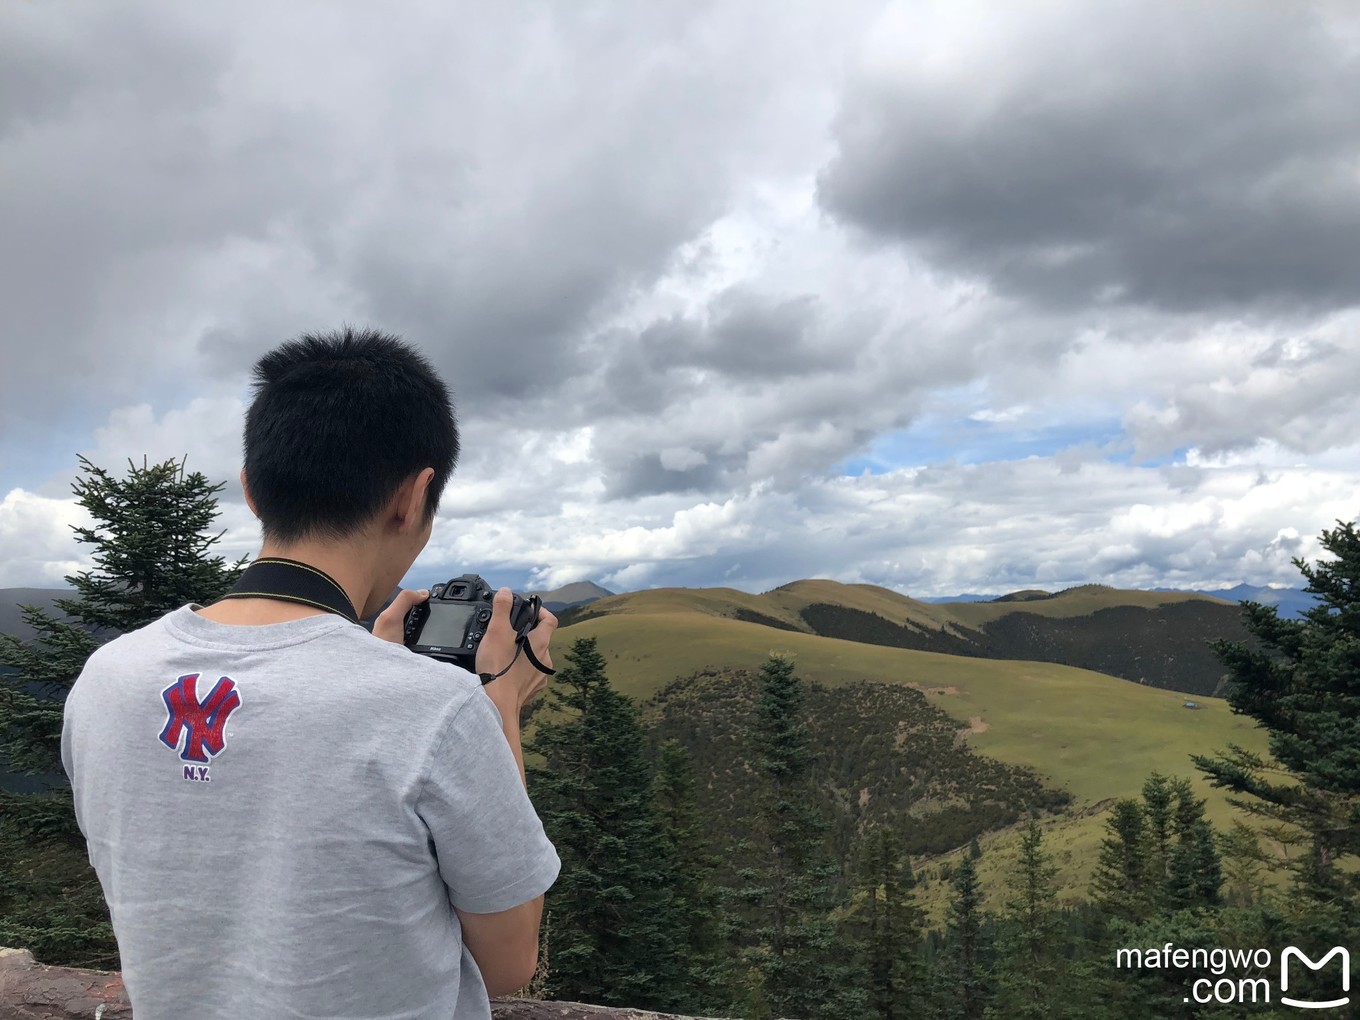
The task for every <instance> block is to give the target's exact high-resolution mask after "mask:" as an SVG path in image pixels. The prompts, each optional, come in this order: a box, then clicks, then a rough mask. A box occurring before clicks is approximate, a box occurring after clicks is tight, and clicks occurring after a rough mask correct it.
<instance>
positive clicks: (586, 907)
mask: <svg viewBox="0 0 1360 1020" xmlns="http://www.w3.org/2000/svg"><path fill="white" fill-rule="evenodd" d="M566 660H567V661H566V664H565V665H564V666H563V667H562V668H561V669H559V670H558V672H557V677H556V679H555V681H554V683H553V684H552V686H551V687H550V688H549V691H550V693H549V695H548V697H549V708H551V709H553V710H556V712H555V714H557V715H560V716H564V717H565V718H561V719H557V720H546V719H545V720H542V721H540V722H539V724H538V731H537V733H536V734H535V735H534V737H533V740H532V741H531V743H530V746H529V750H530V751H531V752H532V753H533V754H534V755H536V756H538V757H539V758H541V760H542V764H541V765H535V766H533V767H532V768H531V769H530V770H529V771H530V778H531V782H532V786H533V791H534V801H535V804H536V806H537V808H538V812H539V815H540V817H542V819H543V824H544V827H545V829H546V830H547V832H548V834H549V836H550V837H551V839H552V841H553V843H554V844H555V845H556V847H557V851H558V854H559V855H560V857H561V859H562V874H561V876H560V877H559V878H558V880H557V883H556V884H555V885H554V886H553V888H552V889H551V890H550V891H549V893H548V898H547V906H548V907H549V908H550V909H551V910H552V916H553V928H552V943H551V945H550V946H549V951H548V955H549V962H550V966H551V973H550V975H549V979H548V982H547V984H548V989H547V990H548V994H549V995H550V996H551V997H553V998H565V999H579V1000H584V1001H587V1002H598V1003H602V1004H604V1005H614V1006H625V1005H626V1006H640V1007H644V1008H650V1009H661V1010H669V1009H671V1007H672V1006H674V1004H675V1003H676V1002H677V1001H678V1000H680V999H681V998H683V996H684V977H685V975H684V974H683V971H682V968H681V965H680V964H679V962H678V960H679V959H680V952H679V947H678V946H677V920H676V910H675V902H674V898H673V896H672V893H671V884H672V880H673V877H674V876H673V873H672V870H671V867H670V862H671V857H670V854H669V853H668V849H667V844H666V839H665V837H664V835H663V833H662V827H661V824H660V822H659V820H658V818H657V813H656V809H655V806H654V802H653V799H652V779H651V769H650V768H649V765H648V762H647V760H646V757H645V755H644V753H643V736H642V731H641V729H640V727H639V725H638V719H637V711H636V709H635V708H634V707H633V703H632V702H631V701H629V700H628V698H626V697H625V696H624V695H622V694H619V693H618V692H617V691H615V690H614V689H613V687H612V686H610V683H609V678H608V677H607V676H606V675H605V661H604V656H602V655H601V654H600V652H599V650H598V648H597V647H596V641H595V638H593V637H592V638H578V639H577V640H576V641H575V642H574V643H573V644H572V647H571V650H570V651H569V652H568V653H567V656H566Z"/></svg>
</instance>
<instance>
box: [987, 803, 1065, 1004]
mask: <svg viewBox="0 0 1360 1020" xmlns="http://www.w3.org/2000/svg"><path fill="white" fill-rule="evenodd" d="M1057 874H1058V869H1057V867H1056V866H1054V864H1053V863H1052V860H1051V859H1050V858H1049V855H1048V854H1047V853H1046V852H1045V851H1044V848H1043V833H1042V832H1041V831H1040V829H1039V823H1038V822H1037V821H1035V820H1034V819H1030V821H1029V824H1028V825H1026V826H1025V834H1024V836H1023V837H1022V838H1021V841H1020V861H1019V864H1018V866H1017V867H1016V870H1015V873H1014V874H1013V875H1012V876H1011V877H1010V896H1009V897H1008V899H1007V901H1006V913H1005V915H1004V916H1003V918H1002V936H1001V940H1000V949H1001V952H1000V954H999V961H998V966H997V999H996V1005H995V1006H994V1007H993V1008H992V1009H990V1010H988V1016H989V1017H994V1018H1012V1017H1014V1018H1019V1020H1048V1018H1050V1017H1053V1016H1057V1015H1059V1013H1060V1010H1059V1008H1058V1007H1059V1005H1060V1004H1061V1002H1062V990H1061V989H1060V988H1059V976H1058V971H1059V961H1060V959H1061V958H1060V955H1059V951H1058V950H1059V947H1058V942H1059V936H1060V933H1061V915H1060V914H1059V911H1058V908H1057V903H1056V898H1057V890H1056V887H1055V885H1054V878H1055V876H1056V875H1057Z"/></svg>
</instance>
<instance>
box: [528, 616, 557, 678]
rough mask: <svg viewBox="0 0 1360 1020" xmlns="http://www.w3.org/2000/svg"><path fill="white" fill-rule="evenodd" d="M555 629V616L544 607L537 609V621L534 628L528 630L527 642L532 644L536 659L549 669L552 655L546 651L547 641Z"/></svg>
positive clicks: (550, 638)
mask: <svg viewBox="0 0 1360 1020" xmlns="http://www.w3.org/2000/svg"><path fill="white" fill-rule="evenodd" d="M555 630H557V617H556V616H554V615H553V614H552V613H551V612H549V611H548V610H546V609H540V610H539V611H538V623H536V624H535V625H534V629H533V630H531V631H529V642H530V644H531V645H532V646H533V649H534V655H536V656H537V657H538V661H539V662H541V663H543V665H545V666H547V667H548V668H549V669H552V655H551V654H550V653H549V651H548V643H549V642H550V641H551V640H552V636H553V631H555Z"/></svg>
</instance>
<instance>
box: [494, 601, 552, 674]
mask: <svg viewBox="0 0 1360 1020" xmlns="http://www.w3.org/2000/svg"><path fill="white" fill-rule="evenodd" d="M534 598H535V599H537V598H538V596H537V595H535V596H534ZM540 603H541V600H540ZM537 622H538V613H537V612H535V613H534V620H533V622H532V623H530V624H529V625H528V626H527V627H526V628H525V629H524V630H522V631H520V633H519V634H517V635H516V636H515V654H514V655H512V656H511V657H510V661H509V662H508V663H506V666H505V668H504V669H503V670H501V671H500V672H499V673H478V674H477V676H478V678H480V679H481V681H482V686H486V685H487V684H489V683H490V682H491V681H492V680H495V679H496V678H497V677H502V676H505V674H506V673H509V672H510V667H511V666H513V665H514V664H515V663H516V662H518V661H519V653H520V652H523V653H524V657H525V658H526V659H528V660H529V665H531V666H533V667H534V669H536V670H538V671H539V672H540V673H546V674H547V675H548V676H556V675H557V670H555V669H549V668H548V667H547V666H545V665H543V663H541V662H539V661H538V656H537V655H535V654H534V650H533V648H532V647H531V646H530V645H529V631H530V630H532V629H533V626H534V624H536V623H537Z"/></svg>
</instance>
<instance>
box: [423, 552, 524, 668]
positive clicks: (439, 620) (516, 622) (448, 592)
mask: <svg viewBox="0 0 1360 1020" xmlns="http://www.w3.org/2000/svg"><path fill="white" fill-rule="evenodd" d="M495 594H496V592H495V590H494V589H493V588H492V587H491V585H489V584H487V583H486V581H485V580H483V579H482V578H481V577H479V576H478V575H477V574H464V575H462V576H461V577H455V578H454V579H453V580H451V581H448V582H446V583H444V584H436V585H434V586H433V587H431V588H430V597H429V598H428V599H426V600H425V601H424V602H422V603H420V604H419V605H415V606H412V607H411V609H410V610H409V611H408V612H407V614H406V627H405V632H406V639H405V640H406V647H407V648H409V649H411V651H413V652H418V653H419V654H421V655H428V656H429V657H430V658H432V659H438V660H439V661H441V662H451V663H453V664H454V665H455V666H461V667H463V669H466V670H467V671H468V672H469V673H476V672H477V668H476V665H475V663H476V660H477V646H478V645H479V644H481V642H482V638H483V637H485V636H486V628H487V624H489V623H490V622H491V600H492V598H493V597H494V596H495ZM542 608H543V600H542V599H541V598H539V597H538V596H537V595H521V594H519V593H518V592H515V593H514V602H513V604H512V605H511V606H510V627H511V629H512V630H514V632H515V637H516V640H519V639H522V638H523V637H524V636H525V635H527V634H528V633H529V631H531V630H533V629H534V626H535V625H536V624H537V623H538V614H539V611H540V610H541V609H542Z"/></svg>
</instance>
